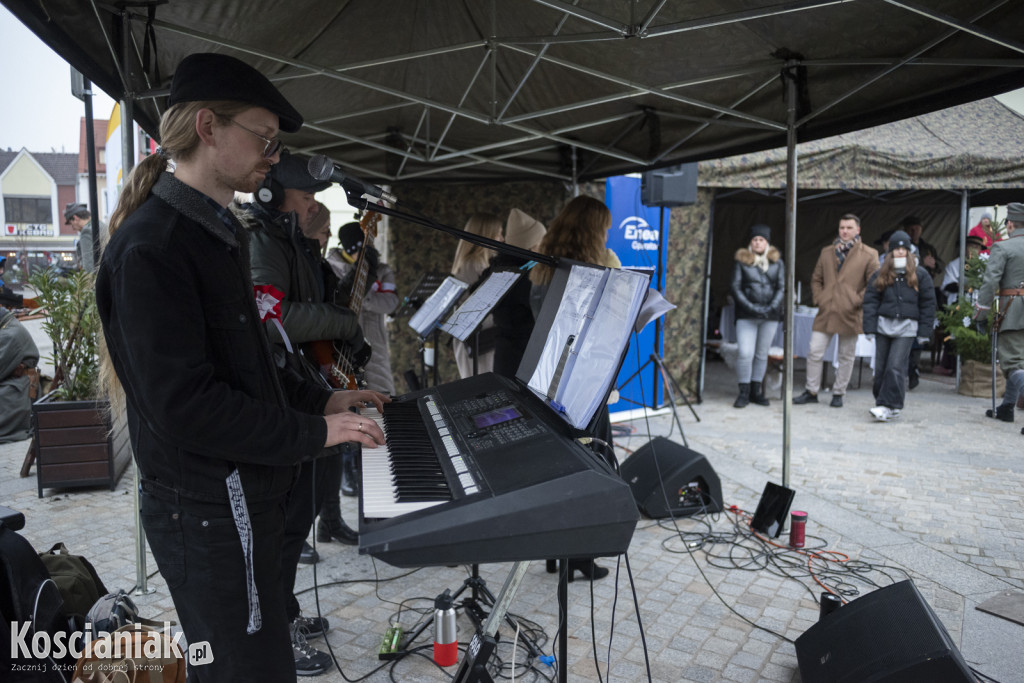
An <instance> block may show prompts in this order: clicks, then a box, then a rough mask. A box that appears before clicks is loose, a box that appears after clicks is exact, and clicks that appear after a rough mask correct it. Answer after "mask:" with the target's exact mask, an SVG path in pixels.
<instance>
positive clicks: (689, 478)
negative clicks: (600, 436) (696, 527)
mask: <svg viewBox="0 0 1024 683" xmlns="http://www.w3.org/2000/svg"><path fill="white" fill-rule="evenodd" d="M619 474H621V475H622V478H623V479H624V480H625V481H626V483H627V484H629V488H630V490H632V492H633V499H634V500H635V501H636V505H637V507H638V508H640V512H642V513H644V514H645V515H647V516H648V517H650V518H652V519H662V518H663V517H669V516H675V517H687V516H689V515H693V514H696V513H698V512H719V511H721V509H722V484H721V482H720V481H719V480H718V475H717V474H715V470H714V469H712V467H711V464H710V463H709V462H708V461H707V459H706V458H705V457H704V456H703V455H701V454H700V453H698V452H696V451H691V450H690V449H689V448H686V447H685V446H680V445H679V444H677V443H675V442H674V441H669V440H668V439H666V438H663V437H660V436H658V437H655V438H653V439H651V441H650V442H649V443H647V445H645V446H644V447H643V448H641V449H640V450H638V451H636V452H635V453H633V455H631V456H629V457H628V458H626V459H625V460H624V461H623V463H622V465H620V466H619ZM659 474H660V476H659ZM670 510H671V515H670V514H669V511H670Z"/></svg>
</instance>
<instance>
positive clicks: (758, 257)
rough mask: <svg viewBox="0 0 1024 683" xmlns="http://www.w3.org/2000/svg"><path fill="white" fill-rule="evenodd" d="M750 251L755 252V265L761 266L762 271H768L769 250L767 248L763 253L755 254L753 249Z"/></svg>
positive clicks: (756, 266)
mask: <svg viewBox="0 0 1024 683" xmlns="http://www.w3.org/2000/svg"><path fill="white" fill-rule="evenodd" d="M750 253H751V254H754V267H755V268H760V269H761V272H762V273H767V272H768V265H769V264H768V250H767V249H765V250H764V253H763V254H755V253H754V252H753V251H751V252H750Z"/></svg>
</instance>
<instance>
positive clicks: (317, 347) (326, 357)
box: [303, 339, 362, 389]
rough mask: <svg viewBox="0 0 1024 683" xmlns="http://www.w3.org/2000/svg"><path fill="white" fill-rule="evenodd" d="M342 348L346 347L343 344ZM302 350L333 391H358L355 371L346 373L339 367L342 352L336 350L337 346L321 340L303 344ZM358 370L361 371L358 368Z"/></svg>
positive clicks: (331, 342)
mask: <svg viewBox="0 0 1024 683" xmlns="http://www.w3.org/2000/svg"><path fill="white" fill-rule="evenodd" d="M343 346H346V347H347V346H348V344H344V345H343ZM303 350H304V351H305V352H306V355H307V356H309V357H310V358H311V359H312V360H313V362H314V363H316V364H317V366H318V367H319V368H320V374H321V375H323V376H324V379H326V380H327V383H328V384H330V385H331V387H332V388H334V389H358V388H359V380H358V379H357V377H356V374H357V373H356V371H355V369H354V368H353V369H352V372H349V373H346V372H343V371H342V370H341V367H340V365H339V362H338V361H339V358H340V356H341V355H342V353H343V352H342V350H340V349H338V348H337V345H336V344H335V342H333V341H329V340H326V339H325V340H321V341H314V342H308V343H306V344H303ZM360 370H362V369H361V368H360Z"/></svg>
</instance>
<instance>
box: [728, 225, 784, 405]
mask: <svg viewBox="0 0 1024 683" xmlns="http://www.w3.org/2000/svg"><path fill="white" fill-rule="evenodd" d="M771 237H772V231H771V228H769V227H768V226H767V225H761V224H758V225H755V226H754V227H752V228H751V229H750V245H749V246H748V247H745V248H742V249H738V250H737V251H736V268H735V269H734V270H733V275H732V297H733V299H734V300H735V301H736V342H737V344H738V345H739V358H738V359H737V360H736V380H737V381H738V382H739V385H740V393H739V396H737V397H736V402H735V403H733V406H734V407H736V408H743V407H744V406H746V405H747V404H748V403H749V402H750V401H753V402H754V403H757V404H758V405H762V406H766V405H768V399H767V398H765V395H764V391H763V390H762V389H761V381H762V380H763V379H764V372H765V370H766V369H767V368H768V349H769V348H770V347H771V344H772V339H774V338H775V332H776V330H777V329H778V326H779V317H780V314H781V313H782V295H783V293H784V292H785V291H786V269H785V267H784V266H783V264H782V259H781V258H780V256H779V250H778V249H776V248H775V247H773V246H772V245H771Z"/></svg>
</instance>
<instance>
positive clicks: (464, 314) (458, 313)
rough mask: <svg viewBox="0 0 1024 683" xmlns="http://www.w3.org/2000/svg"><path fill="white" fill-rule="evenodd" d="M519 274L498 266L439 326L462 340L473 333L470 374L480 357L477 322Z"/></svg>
mask: <svg viewBox="0 0 1024 683" xmlns="http://www.w3.org/2000/svg"><path fill="white" fill-rule="evenodd" d="M522 275H523V273H522V272H520V271H516V270H499V271H495V272H493V273H491V274H490V275H488V276H487V279H486V280H484V281H483V283H481V284H480V286H479V287H477V288H476V289H474V290H473V292H472V293H471V294H470V295H469V297H467V298H466V300H465V301H464V302H462V305H461V306H459V307H458V308H457V309H456V310H455V312H454V313H452V314H451V315H450V316H448V319H447V320H446V321H444V323H443V324H442V325H441V329H442V330H444V331H445V332H447V333H448V334H450V335H451V336H452V337H454V338H455V339H458V340H459V341H460V342H462V343H463V344H465V343H466V340H467V339H469V337H470V336H472V337H473V374H474V375H476V374H477V373H478V370H479V368H478V365H477V362H478V359H479V358H480V326H481V325H483V322H484V320H485V319H486V318H487V316H488V315H489V314H490V312H491V311H492V310H493V309H494V307H495V306H497V305H498V303H499V302H500V301H501V300H502V299H503V298H505V295H506V294H508V292H509V290H510V289H512V287H513V285H515V284H516V282H518V281H519V278H521V277H522Z"/></svg>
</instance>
